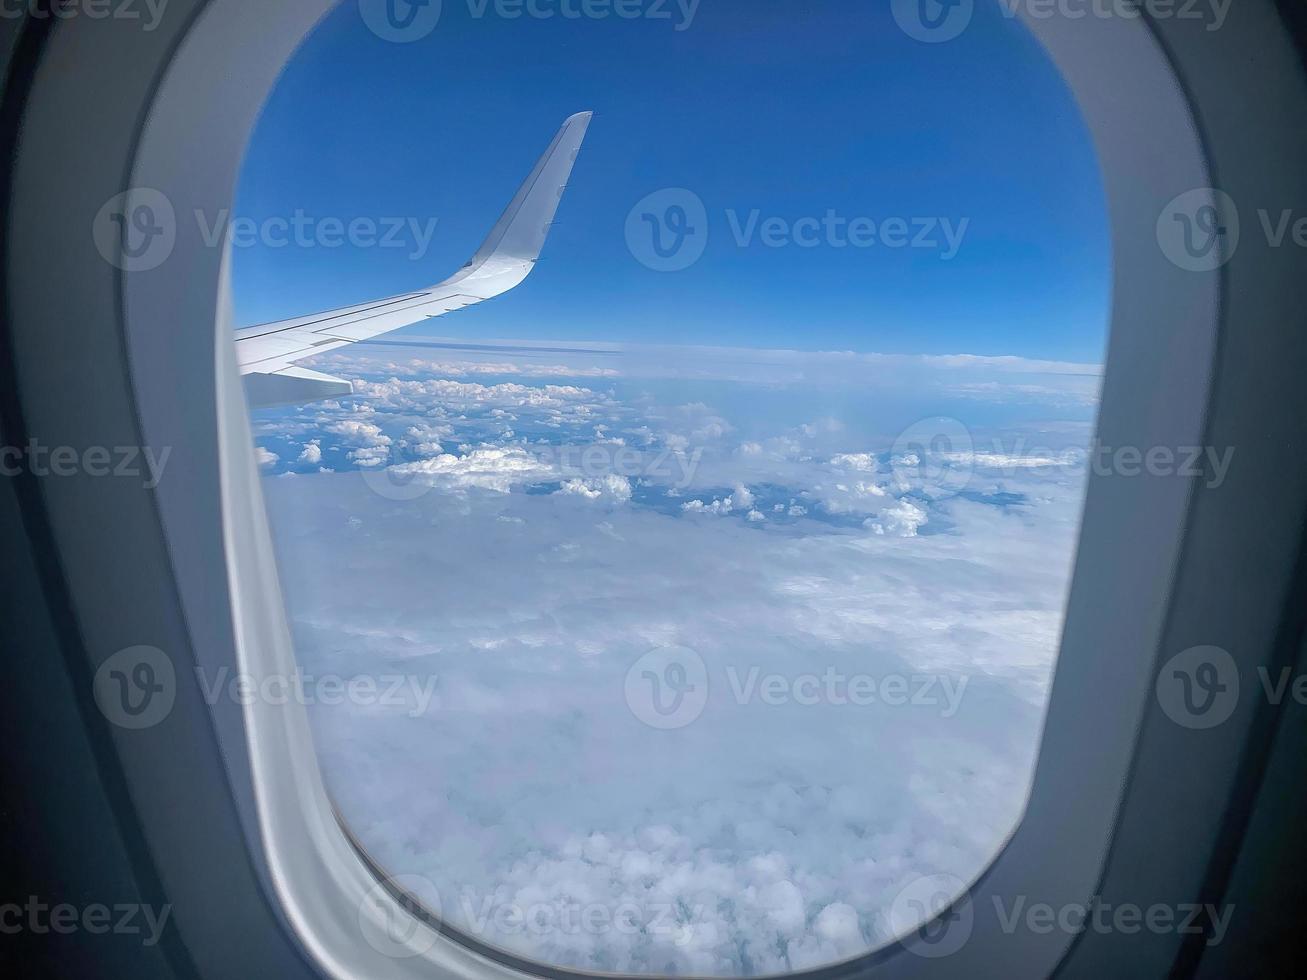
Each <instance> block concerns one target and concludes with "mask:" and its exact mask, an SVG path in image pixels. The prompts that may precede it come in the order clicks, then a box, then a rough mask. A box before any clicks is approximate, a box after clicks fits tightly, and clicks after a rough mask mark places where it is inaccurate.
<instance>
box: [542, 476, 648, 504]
mask: <svg viewBox="0 0 1307 980" xmlns="http://www.w3.org/2000/svg"><path fill="white" fill-rule="evenodd" d="M558 493H563V494H572V495H574V496H578V497H584V498H586V499H587V500H608V501H613V502H615V503H621V502H623V501H627V500H630V499H631V481H630V480H628V479H627V478H626V477H624V476H620V475H618V474H616V473H606V474H604V475H603V476H600V477H593V478H588V479H576V480H567V481H565V482H564V483H563V485H562V486H561V487H560V488H559V489H558Z"/></svg>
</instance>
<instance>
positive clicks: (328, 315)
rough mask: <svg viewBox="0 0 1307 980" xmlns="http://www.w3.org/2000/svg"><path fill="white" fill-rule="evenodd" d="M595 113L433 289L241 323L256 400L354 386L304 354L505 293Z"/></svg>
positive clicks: (537, 238) (548, 154)
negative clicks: (315, 367) (308, 363)
mask: <svg viewBox="0 0 1307 980" xmlns="http://www.w3.org/2000/svg"><path fill="white" fill-rule="evenodd" d="M590 116H591V113H589V112H578V113H577V114H576V115H574V116H569V117H568V119H567V120H566V121H565V122H564V123H563V125H562V128H560V129H559V130H558V132H557V134H555V136H554V138H553V141H552V142H551V143H550V144H549V147H548V149H546V150H545V152H544V154H543V155H542V156H541V157H540V159H539V160H537V161H536V165H535V167H534V168H533V169H532V170H531V173H530V174H529V175H528V176H527V178H526V180H525V181H523V183H522V186H521V187H519V188H518V189H517V193H516V194H514V195H513V199H512V200H511V201H510V202H509V204H508V207H507V208H505V209H504V213H503V214H502V215H500V217H499V220H498V221H496V222H495V226H494V227H493V228H491V229H490V234H489V235H487V236H486V240H485V241H484V242H482V243H481V247H480V248H478V249H477V250H476V252H475V253H474V254H473V256H472V258H471V259H469V260H468V261H467V263H466V264H465V265H464V266H463V268H462V269H460V270H459V271H458V272H457V273H455V274H454V275H452V276H450V277H449V278H448V279H446V280H445V281H444V282H441V283H437V284H436V285H434V286H431V287H429V288H427V289H420V290H417V291H415V292H411V293H402V294H400V295H398V296H391V297H388V298H386V299H379V300H373V301H372V302H370V303H360V304H358V305H356V306H346V307H342V308H341V309H338V310H329V311H327V312H325V313H315V314H313V315H311V316H303V317H296V318H295V319H291V320H281V321H278V322H276V323H265V324H261V325H259V326H256V327H246V328H244V329H243V330H237V331H236V333H235V338H236V360H237V363H238V364H239V365H240V371H241V374H243V375H244V376H245V391H246V396H247V398H248V400H249V404H250V405H251V406H252V407H257V406H260V405H275V404H284V403H288V402H300V401H312V400H314V399H317V398H329V397H332V396H336V395H347V394H349V393H350V390H351V388H350V383H349V382H348V381H346V380H345V379H343V378H334V377H332V376H331V375H329V374H321V373H319V372H317V371H310V370H308V369H307V368H301V367H296V366H295V364H296V362H297V361H301V360H303V359H305V358H308V357H312V356H314V355H316V354H323V353H326V352H327V351H331V350H335V349H337V348H339V347H344V346H346V345H348V344H354V343H358V342H359V341H360V340H367V339H369V338H370V337H376V336H378V335H379V334H383V333H388V332H390V331H391V330H397V329H399V328H400V327H405V326H408V325H409V324H411V323H417V322H419V321H421V320H424V319H428V318H430V317H436V316H442V315H443V314H445V313H451V312H453V311H454V310H461V309H463V308H464V307H467V306H472V305H473V304H475V303H480V302H481V301H482V300H487V299H490V298H491V297H494V296H498V295H499V294H500V293H506V292H508V291H509V290H510V289H512V288H513V287H514V286H516V285H518V284H519V283H521V282H522V280H524V279H525V278H526V277H527V275H529V274H530V272H531V269H532V268H533V267H534V266H535V262H536V259H538V258H539V257H540V250H541V248H542V247H543V246H544V243H545V237H546V236H547V235H548V234H549V226H550V224H552V222H553V220H554V213H555V212H556V211H557V210H558V202H559V201H560V200H561V199H562V196H563V188H564V187H566V185H567V179H568V177H569V176H570V175H571V173H572V164H573V163H574V162H575V161H576V155H577V153H578V152H579V151H580V149H581V141H582V139H584V138H585V132H586V128H587V127H588V126H589V125H590Z"/></svg>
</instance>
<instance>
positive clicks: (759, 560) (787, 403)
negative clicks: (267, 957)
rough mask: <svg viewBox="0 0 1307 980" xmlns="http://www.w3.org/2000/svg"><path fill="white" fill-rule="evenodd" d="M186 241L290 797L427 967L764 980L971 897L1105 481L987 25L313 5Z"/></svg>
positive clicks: (1058, 102) (1063, 272)
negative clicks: (202, 290)
mask: <svg viewBox="0 0 1307 980" xmlns="http://www.w3.org/2000/svg"><path fill="white" fill-rule="evenodd" d="M936 8H938V9H936ZM932 12H933V14H938V15H940V16H933V15H932V16H926V14H931V13H932ZM204 220H206V223H207V224H208V225H210V226H211V227H212V228H213V229H214V230H215V234H218V235H221V236H223V238H224V240H226V241H228V242H229V243H230V246H231V250H232V255H233V263H234V265H233V270H234V273H233V283H234V295H235V302H236V312H237V318H238V321H239V323H240V324H241V325H242V326H241V329H240V330H238V332H237V334H236V350H237V356H238V360H239V361H240V363H241V369H242V371H243V372H244V373H245V381H246V390H247V394H248V398H249V404H250V409H251V419H252V422H253V426H254V431H255V437H256V441H257V447H256V452H257V454H258V458H259V460H260V463H261V466H262V468H263V473H264V476H265V479H264V481H263V482H264V492H265V498H266V504H267V507H268V511H269V515H270V518H271V521H272V525H273V530H274V536H275V544H276V548H277V554H278V561H279V565H280V574H281V583H282V588H283V591H284V594H285V600H286V607H287V612H288V617H289V620H290V623H291V627H292V631H293V635H294V641H295V645H296V651H297V656H298V660H299V675H298V676H297V677H296V678H295V679H294V681H295V690H296V694H297V696H298V697H300V698H301V699H302V700H303V702H304V703H305V704H306V705H307V707H308V711H309V714H310V719H311V721H312V723H313V726H314V736H315V740H316V743H317V748H318V751H319V757H320V763H321V768H322V772H323V775H324V779H325V781H326V784H327V787H328V789H329V791H330V794H331V796H332V798H333V800H334V802H335V805H336V806H337V808H338V813H339V816H340V818H341V820H342V822H343V824H344V825H345V826H346V827H347V828H348V830H349V831H350V833H351V834H352V836H353V837H354V838H355V839H356V840H357V841H358V843H359V845H360V847H361V848H362V849H364V850H365V851H366V853H367V854H368V855H369V857H370V858H371V859H372V860H373V861H374V862H375V864H376V866H377V867H378V868H381V869H384V873H386V874H388V875H394V876H396V877H397V879H398V880H399V881H401V882H404V881H420V882H422V883H423V886H422V887H421V888H415V889H412V890H413V891H414V893H415V894H419V895H420V896H422V900H423V901H424V902H425V903H426V904H427V905H428V906H430V907H431V911H432V912H433V913H434V914H436V915H438V916H439V917H440V918H441V919H442V920H443V921H445V922H446V923H448V925H449V926H451V927H452V929H453V930H454V931H455V932H457V933H459V934H461V935H462V936H464V937H466V938H468V939H471V940H473V941H475V942H477V943H479V944H482V945H483V946H484V947H487V948H491V949H494V950H500V951H504V952H505V953H507V954H510V955H512V956H516V957H522V958H525V959H529V960H531V961H535V962H542V963H546V964H549V965H551V966H555V967H560V968H565V969H572V970H581V971H587V972H601V973H623V974H645V975H663V974H674V975H687V974H693V975H700V976H756V975H771V974H780V973H788V972H793V971H798V970H803V969H810V968H813V967H818V966H823V965H828V964H831V963H835V962H839V961H842V960H847V959H850V958H852V957H856V956H859V955H862V954H865V953H867V952H868V951H871V950H874V949H876V948H878V947H881V946H883V945H885V944H887V943H889V942H891V941H892V940H893V939H895V938H896V937H897V936H900V935H903V934H904V933H906V932H908V931H909V930H911V929H912V928H915V927H916V926H917V925H918V924H919V923H921V922H923V921H924V920H926V919H928V918H929V917H930V916H932V915H933V914H935V913H937V912H938V911H940V909H941V908H942V907H943V906H944V904H946V903H947V902H948V901H950V900H951V899H952V898H954V897H956V896H957V895H959V894H961V893H962V892H963V891H964V890H965V889H966V887H967V886H968V885H969V883H970V882H972V881H973V880H974V879H975V878H976V876H977V875H979V874H980V873H981V872H982V871H983V870H984V869H985V868H986V866H987V865H988V864H989V863H990V862H991V861H992V860H993V858H994V857H995V855H996V854H997V853H998V852H999V850H1000V849H1001V848H1002V847H1003V845H1004V842H1005V841H1006V840H1007V839H1008V837H1009V836H1010V835H1011V833H1012V832H1013V830H1014V828H1015V827H1016V825H1017V823H1018V822H1019V820H1020V818H1021V814H1022V810H1023V807H1024V805H1025V801H1026V797H1027V792H1028V788H1029V783H1030V779H1031V774H1032V770H1033V764H1034V759H1035V756H1036V753H1037V751H1038V747H1039V741H1040V731H1041V726H1042V722H1043V714H1044V709H1045V703H1046V699H1047V695H1048V691H1049V687H1050V683H1051V677H1052V670H1053V666H1054V660H1055V657H1056V652H1057V648H1058V642H1059V635H1060V630H1061V625H1062V618H1063V608H1064V603H1065V597H1066V594H1067V591H1068V588H1069V582H1070V574H1071V567H1072V562H1073V558H1074V553H1075V546H1076V540H1077V533H1078V528H1079V523H1080V511H1081V507H1082V504H1083V498H1084V491H1085V486H1086V481H1087V478H1088V476H1089V474H1090V473H1092V472H1097V471H1098V468H1101V467H1103V466H1105V465H1110V464H1111V461H1112V460H1113V459H1117V458H1118V457H1119V454H1117V450H1118V449H1119V448H1120V447H1098V446H1095V445H1093V442H1092V440H1093V432H1094V419H1095V414H1096V410H1097V400H1098V391H1099V384H1100V377H1101V371H1102V368H1101V365H1102V361H1103V357H1104V349H1105V338H1106V329H1107V321H1108V305H1109V292H1110V281H1109V257H1110V256H1109V245H1108V233H1107V222H1106V215H1105V206H1104V202H1103V195H1102V189H1101V185H1100V179H1099V174H1098V170H1097V164H1096V161H1095V157H1094V152H1093V148H1092V146H1091V143H1090V138H1089V135H1088V132H1087V130H1086V128H1085V126H1084V124H1083V122H1082V120H1081V119H1080V116H1079V114H1078V111H1077V109H1076V106H1075V103H1074V101H1073V98H1072V95H1071V94H1070V92H1069V90H1068V88H1067V86H1066V85H1065V83H1064V82H1063V80H1062V79H1061V78H1060V76H1059V75H1058V73H1057V71H1056V69H1055V68H1054V67H1053V66H1052V64H1051V63H1050V61H1049V60H1048V59H1047V57H1046V56H1045V54H1044V52H1043V51H1042V49H1041V48H1040V46H1039V45H1038V43H1037V42H1036V41H1035V40H1034V39H1033V37H1032V36H1031V35H1030V34H1029V33H1028V32H1027V31H1026V29H1025V28H1024V27H1023V26H1022V25H1021V24H1020V23H1019V22H1018V21H1017V20H1016V19H1014V17H1013V16H1011V11H1010V10H1009V9H1008V8H1007V6H1006V5H999V4H981V3H977V4H974V5H972V4H970V3H967V4H958V5H952V6H946V5H931V4H924V5H922V4H917V3H915V2H913V3H898V2H895V3H892V4H887V5H864V4H846V3H840V2H837V0H812V2H809V3H805V4H802V5H796V4H792V3H780V2H759V0H739V2H735V0H729V2H728V0H719V2H716V3H703V4H700V3H698V0H674V2H666V3H664V2H662V0H630V2H614V3H612V4H598V3H596V4H581V3H579V2H567V0H538V2H536V3H532V4H526V5H522V4H518V3H509V2H507V0H484V2H475V0H469V2H468V3H466V4H463V3H456V2H452V0H449V2H445V3H443V4H441V3H439V2H436V3H428V4H419V3H406V2H404V0H378V2H373V0H352V2H348V3H345V4H343V5H342V6H340V7H339V8H337V10H336V11H335V12H334V13H333V14H332V15H330V16H329V17H328V18H327V19H326V20H325V21H324V22H323V23H322V24H321V25H320V26H319V27H318V28H317V29H316V31H315V32H314V33H313V34H312V35H310V37H309V38H308V39H307V40H306V41H305V43H304V45H303V47H302V48H301V50H300V52H299V53H298V55H297V56H296V58H295V59H294V60H293V61H292V62H291V64H290V65H289V66H288V67H287V69H286V71H285V73H284V75H283V77H282V79H281V81H280V82H279V85H278V87H277V88H276V90H275V91H274V93H273V95H272V96H271V99H270V101H269V103H268V105H267V106H266V108H265V110H264V113H263V116H262V118H261V121H260V123H259V126H258V128H257V130H256V132H255V133H254V135H253V137H252V141H251V144H250V147H249V150H248V155H247V159H246V163H245V168H244V171H243V175H242V179H241V184H240V187H239V192H238V196H237V204H236V207H235V209H234V212H233V214H231V215H215V216H211V217H208V218H205V219H204ZM468 256H472V258H471V259H470V260H469V259H468ZM537 259H538V261H537ZM491 300H493V302H491ZM324 311H325V312H324ZM1123 472H1124V471H1123ZM1125 475H1129V474H1125ZM256 696H264V695H263V694H259V695H256ZM365 938H366V937H365ZM372 939H373V940H375V939H376V937H372Z"/></svg>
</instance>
